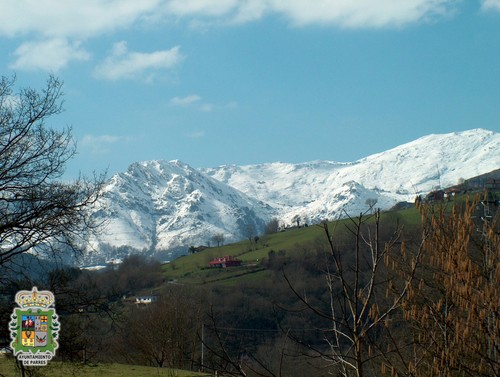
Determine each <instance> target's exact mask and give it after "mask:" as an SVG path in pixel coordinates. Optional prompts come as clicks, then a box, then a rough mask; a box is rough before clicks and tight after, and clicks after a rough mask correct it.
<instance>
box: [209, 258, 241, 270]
mask: <svg viewBox="0 0 500 377" xmlns="http://www.w3.org/2000/svg"><path fill="white" fill-rule="evenodd" d="M236 266H241V261H240V260H239V259H237V258H235V257H232V256H224V257H219V258H215V259H214V260H212V261H211V262H210V267H219V268H226V267H236Z"/></svg>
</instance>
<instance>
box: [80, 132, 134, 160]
mask: <svg viewBox="0 0 500 377" xmlns="http://www.w3.org/2000/svg"><path fill="white" fill-rule="evenodd" d="M133 140H134V138H132V137H130V136H117V135H85V136H84V137H83V138H82V139H81V140H80V142H79V146H80V147H82V148H84V149H87V150H89V151H90V153H92V154H98V155H102V154H106V153H109V152H110V150H111V148H112V147H113V146H114V145H116V144H120V143H129V142H132V141H133Z"/></svg>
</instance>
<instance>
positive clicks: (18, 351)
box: [10, 287, 59, 365]
mask: <svg viewBox="0 0 500 377" xmlns="http://www.w3.org/2000/svg"><path fill="white" fill-rule="evenodd" d="M16 302H17V304H18V305H19V306H20V307H19V308H15V309H14V312H13V313H12V315H11V322H10V331H11V339H12V342H11V347H12V349H13V351H14V355H15V356H16V357H17V359H18V360H21V361H22V362H23V364H24V365H46V364H47V361H48V360H51V359H52V357H53V356H54V355H55V351H56V349H57V348H58V346H59V345H58V343H57V339H58V336H59V322H58V317H57V314H56V311H55V309H54V308H50V306H52V305H53V304H54V295H53V294H52V292H50V291H40V292H39V291H38V290H37V288H36V287H33V290H32V291H20V292H18V293H17V295H16Z"/></svg>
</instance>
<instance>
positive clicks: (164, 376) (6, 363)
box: [0, 358, 210, 377]
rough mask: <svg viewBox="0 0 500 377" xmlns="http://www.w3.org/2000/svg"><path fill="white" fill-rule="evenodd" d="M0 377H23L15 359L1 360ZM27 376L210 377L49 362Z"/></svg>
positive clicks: (166, 369) (145, 368) (175, 371)
mask: <svg viewBox="0 0 500 377" xmlns="http://www.w3.org/2000/svg"><path fill="white" fill-rule="evenodd" d="M0 376H1V377H4V376H5V377H17V376H22V372H21V370H20V369H19V368H18V367H17V366H16V362H15V360H14V359H13V358H0ZM26 376H40V377H45V376H47V377H71V376H78V377H80V376H82V377H94V376H102V377H108V376H110V377H208V376H210V374H208V373H196V372H189V371H182V370H176V369H169V368H153V367H145V366H139V365H125V364H99V365H96V366H90V365H81V364H72V363H62V362H57V361H54V362H49V364H48V365H47V366H44V367H31V368H30V370H29V371H26Z"/></svg>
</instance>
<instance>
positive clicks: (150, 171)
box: [90, 129, 500, 259]
mask: <svg viewBox="0 0 500 377" xmlns="http://www.w3.org/2000/svg"><path fill="white" fill-rule="evenodd" d="M499 167H500V134H498V133H495V132H491V131H487V130H483V129H475V130H470V131H465V132H459V133H452V134H445V135H429V136H425V137H422V138H420V139H418V140H415V141H413V142H410V143H407V144H404V145H401V146H398V147H396V148H393V149H390V150H388V151H385V152H381V153H377V154H374V155H371V156H368V157H366V158H363V159H361V160H358V161H356V162H350V163H338V162H331V161H313V162H308V163H301V164H289V163H281V162H275V163H268V164H260V165H247V166H233V165H229V166H220V167H217V168H207V169H193V168H191V167H190V166H189V165H186V164H184V163H182V162H179V161H171V162H167V161H148V162H141V163H135V164H132V165H131V166H130V167H129V169H128V171H127V172H125V173H120V174H117V175H115V176H113V177H112V178H111V180H110V181H109V183H108V185H107V186H106V188H105V190H104V191H105V192H104V197H103V201H102V205H101V207H100V208H99V209H98V210H97V211H96V214H95V215H96V216H97V217H99V218H100V219H105V220H106V222H107V226H106V228H105V230H104V232H103V233H102V234H101V235H100V236H99V237H98V238H97V239H95V240H94V249H95V250H97V252H94V253H92V254H90V255H92V256H93V257H97V259H103V258H106V257H109V256H111V255H115V254H116V252H117V248H128V250H126V251H127V252H128V251H130V250H131V249H133V250H140V251H144V252H148V253H155V252H158V251H166V250H169V251H171V252H173V254H171V256H172V255H176V254H178V253H184V252H186V251H187V249H188V247H189V246H191V245H193V246H197V245H201V244H205V245H206V244H208V243H209V242H210V241H211V239H212V237H213V236H214V235H215V234H223V235H224V238H225V239H226V241H233V240H237V239H242V238H246V237H248V236H249V235H250V234H251V233H252V232H255V233H256V234H257V233H259V232H261V231H262V229H263V227H264V224H265V223H266V222H267V221H269V220H270V219H271V218H272V217H277V218H279V219H280V221H281V222H282V224H283V225H289V224H292V223H293V222H294V221H295V219H296V218H297V217H299V218H300V219H301V222H302V223H303V222H309V223H314V222H317V221H320V220H323V219H332V218H334V217H337V216H339V215H341V214H342V213H343V211H346V212H347V213H349V214H357V213H359V212H360V211H364V210H366V208H367V200H368V199H370V200H377V207H380V208H381V209H388V208H390V207H392V206H393V205H394V204H395V203H397V202H400V201H413V200H414V198H415V196H416V195H417V194H419V193H426V192H429V191H431V190H433V189H434V188H436V187H447V186H452V185H454V184H456V183H457V182H458V181H459V180H461V179H468V178H471V177H474V176H477V175H480V174H484V173H487V172H490V171H492V170H495V169H498V168H499ZM122 251H124V252H125V250H122Z"/></svg>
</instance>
